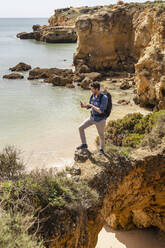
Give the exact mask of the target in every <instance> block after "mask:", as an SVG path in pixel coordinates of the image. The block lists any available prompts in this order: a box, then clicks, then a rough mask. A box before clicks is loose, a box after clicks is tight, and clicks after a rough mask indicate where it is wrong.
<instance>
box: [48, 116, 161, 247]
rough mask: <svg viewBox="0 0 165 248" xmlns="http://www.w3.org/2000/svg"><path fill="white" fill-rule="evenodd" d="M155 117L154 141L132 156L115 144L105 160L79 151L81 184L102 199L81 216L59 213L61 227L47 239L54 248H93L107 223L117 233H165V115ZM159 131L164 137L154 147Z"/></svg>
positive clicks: (82, 210)
mask: <svg viewBox="0 0 165 248" xmlns="http://www.w3.org/2000/svg"><path fill="white" fill-rule="evenodd" d="M155 114H156V115H157V116H159V118H158V119H157V121H156V122H155V126H154V128H153V129H152V131H151V132H150V134H149V136H147V139H148V142H149V143H145V144H143V146H139V147H136V149H131V150H129V153H126V151H125V152H124V150H120V149H117V147H114V146H112V147H111V144H110V140H109V145H108V146H106V153H105V156H100V155H97V154H96V152H90V151H89V150H88V149H83V150H77V151H76V152H75V157H74V159H75V165H76V167H77V168H79V173H78V177H76V180H79V181H81V180H84V181H85V182H88V185H89V186H90V187H91V189H95V190H96V191H97V193H98V194H99V201H98V202H97V203H95V205H93V206H90V207H87V206H86V207H85V205H84V207H82V206H81V210H80V211H79V212H74V211H70V210H59V212H55V214H56V215H55V216H56V223H57V227H58V228H59V229H58V228H57V230H56V231H55V232H54V234H52V235H50V236H49V238H48V239H47V242H48V244H49V247H51V248H54V247H61V248H62V247H72V248H81V247H83V248H94V247H95V246H96V243H97V237H98V233H99V232H100V230H101V229H102V227H103V225H104V222H106V223H107V224H108V225H109V226H110V227H112V228H114V229H123V230H130V229H132V228H147V227H153V226H154V227H157V228H158V229H159V230H161V231H163V232H165V211H164V207H165V130H164V131H163V132H162V130H161V129H160V126H162V123H165V122H164V121H165V112H158V113H155ZM155 133H157V136H158V137H160V136H161V138H160V139H159V141H160V142H157V143H155V144H154V146H153V144H151V142H152V141H151V140H152V139H153V135H155ZM70 177H74V178H75V174H74V173H73V174H72V173H71V172H70ZM57 213H58V215H57ZM60 228H62V229H61V230H62V231H59V230H60Z"/></svg>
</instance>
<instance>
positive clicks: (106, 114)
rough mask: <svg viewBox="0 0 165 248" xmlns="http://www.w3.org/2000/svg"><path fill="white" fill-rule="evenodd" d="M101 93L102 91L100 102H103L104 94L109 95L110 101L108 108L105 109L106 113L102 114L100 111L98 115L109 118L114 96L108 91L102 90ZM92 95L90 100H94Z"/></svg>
mask: <svg viewBox="0 0 165 248" xmlns="http://www.w3.org/2000/svg"><path fill="white" fill-rule="evenodd" d="M100 93H101V96H100V98H99V100H100V104H101V99H102V97H103V95H106V96H107V97H108V103H107V108H106V109H105V110H104V113H102V114H99V113H98V116H105V117H106V118H107V117H108V116H109V115H110V113H111V111H112V96H111V94H110V93H109V92H108V91H101V92H100ZM92 97H93V94H92V95H91V97H90V102H91V100H92Z"/></svg>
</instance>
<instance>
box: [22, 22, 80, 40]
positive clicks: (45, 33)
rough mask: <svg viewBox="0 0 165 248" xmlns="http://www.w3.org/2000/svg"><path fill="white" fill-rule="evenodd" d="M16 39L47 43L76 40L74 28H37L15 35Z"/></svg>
mask: <svg viewBox="0 0 165 248" xmlns="http://www.w3.org/2000/svg"><path fill="white" fill-rule="evenodd" d="M33 27H34V26H33ZM17 37H18V38H20V39H35V40H38V41H43V42H47V43H72V42H76V40H77V35H76V32H75V28H74V27H71V26H69V27H67V26H65V27H63V26H60V27H50V26H41V27H38V26H37V29H36V27H35V29H34V31H33V32H30V33H26V32H22V33H19V34H17Z"/></svg>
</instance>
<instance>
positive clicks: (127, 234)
mask: <svg viewBox="0 0 165 248" xmlns="http://www.w3.org/2000/svg"><path fill="white" fill-rule="evenodd" d="M96 248H165V242H163V241H160V240H158V236H157V234H156V232H155V231H154V230H151V229H143V230H139V229H138V230H132V231H116V230H113V229H111V228H109V227H108V226H106V225H105V226H104V228H103V229H102V230H101V232H100V233H99V237H98V243H97V246H96Z"/></svg>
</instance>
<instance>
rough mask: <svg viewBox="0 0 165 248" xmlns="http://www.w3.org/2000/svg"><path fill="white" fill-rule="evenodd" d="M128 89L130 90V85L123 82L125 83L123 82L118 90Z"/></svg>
mask: <svg viewBox="0 0 165 248" xmlns="http://www.w3.org/2000/svg"><path fill="white" fill-rule="evenodd" d="M129 88H131V85H130V84H129V82H128V81H125V82H123V83H122V84H121V85H120V89H122V90H127V89H129Z"/></svg>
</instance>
